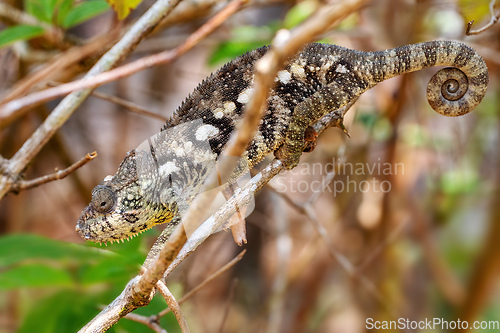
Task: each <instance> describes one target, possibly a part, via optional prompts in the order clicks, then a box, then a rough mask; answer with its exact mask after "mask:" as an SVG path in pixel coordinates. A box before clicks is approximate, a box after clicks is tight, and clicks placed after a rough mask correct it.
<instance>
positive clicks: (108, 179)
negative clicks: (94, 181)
mask: <svg viewBox="0 0 500 333" xmlns="http://www.w3.org/2000/svg"><path fill="white" fill-rule="evenodd" d="M111 179H113V176H111V175H107V176H106V177H104V181H105V182H109V181H110V180H111Z"/></svg>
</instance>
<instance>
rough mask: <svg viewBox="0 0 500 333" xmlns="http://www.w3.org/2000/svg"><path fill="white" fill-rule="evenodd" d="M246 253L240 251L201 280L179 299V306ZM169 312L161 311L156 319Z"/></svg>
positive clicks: (167, 309) (168, 309) (168, 310)
mask: <svg viewBox="0 0 500 333" xmlns="http://www.w3.org/2000/svg"><path fill="white" fill-rule="evenodd" d="M246 252H247V250H243V251H241V252H240V253H239V254H238V255H237V256H236V257H235V258H233V259H232V260H231V261H230V262H228V263H227V264H225V265H224V266H222V267H221V268H219V269H218V270H217V271H216V272H215V273H213V274H212V275H210V276H209V277H208V278H206V279H205V280H203V282H202V283H200V284H198V285H197V286H196V287H194V288H193V289H191V290H190V291H188V292H187V293H186V295H184V296H182V297H181V298H180V299H179V301H178V303H179V304H182V303H184V302H185V301H187V300H188V299H190V298H191V297H193V295H194V294H196V293H197V292H198V291H200V290H201V289H202V288H203V287H205V286H206V285H207V284H209V283H210V282H212V281H213V280H215V279H216V278H218V277H219V276H220V275H222V274H223V273H224V272H226V271H227V270H228V269H230V268H231V267H233V266H234V265H236V263H238V262H239V261H240V260H241V259H242V258H243V256H244V255H245V253H246ZM170 311H171V310H170V308H166V309H165V310H163V311H161V312H160V313H158V317H163V316H164V315H166V314H167V313H169V312H170Z"/></svg>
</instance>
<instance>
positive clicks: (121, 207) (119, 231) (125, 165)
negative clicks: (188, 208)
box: [76, 150, 172, 243]
mask: <svg viewBox="0 0 500 333" xmlns="http://www.w3.org/2000/svg"><path fill="white" fill-rule="evenodd" d="M135 158H136V154H135V151H134V150H132V151H130V152H129V153H128V154H127V156H126V157H125V159H124V160H123V162H122V163H121V164H120V166H119V168H118V171H117V172H116V174H115V175H114V176H108V177H106V178H105V179H104V181H103V182H101V183H100V184H99V185H97V186H96V187H95V188H94V190H93V191H92V200H91V202H90V204H89V205H88V206H87V207H86V208H85V209H84V210H83V212H82V214H81V215H80V218H79V219H78V223H77V225H76V231H77V232H78V233H79V234H80V236H81V237H83V238H84V239H86V240H91V241H94V242H99V243H102V242H104V243H106V242H108V241H109V242H111V243H112V242H114V241H118V240H123V239H128V238H130V237H133V236H136V235H137V234H139V233H141V232H143V231H145V230H147V229H149V228H151V227H153V226H155V225H157V224H161V223H165V222H169V221H170V220H171V219H172V213H171V212H170V210H169V209H168V207H167V206H166V205H163V204H161V203H160V202H158V201H155V200H150V199H148V197H149V196H147V195H144V193H145V191H144V186H143V184H141V183H142V182H143V180H142V179H140V178H139V177H138V176H137V165H136V160H135Z"/></svg>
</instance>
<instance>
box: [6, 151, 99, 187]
mask: <svg viewBox="0 0 500 333" xmlns="http://www.w3.org/2000/svg"><path fill="white" fill-rule="evenodd" d="M96 157H97V152H95V151H94V152H92V153H90V154H87V155H85V156H84V157H83V158H82V159H80V160H79V161H78V162H76V163H74V164H72V165H70V166H69V167H67V168H66V169H64V170H59V171H56V172H54V173H52V174H50V175H45V176H43V177H39V178H36V179H32V180H18V181H16V182H15V183H14V184H13V185H12V187H11V189H10V191H11V192H14V193H18V192H19V191H22V190H27V189H30V188H33V187H37V186H40V185H42V184H46V183H49V182H52V181H54V180H59V179H63V178H64V177H66V176H67V175H69V174H70V173H72V172H74V171H75V170H77V169H79V168H81V167H82V166H84V165H85V164H87V163H88V162H90V161H92V160H93V159H94V158H96Z"/></svg>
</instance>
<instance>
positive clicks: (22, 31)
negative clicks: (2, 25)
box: [0, 25, 45, 48]
mask: <svg viewBox="0 0 500 333" xmlns="http://www.w3.org/2000/svg"><path fill="white" fill-rule="evenodd" d="M44 32H45V30H43V28H41V27H38V26H34V25H17V26H15V27H9V28H7V29H4V30H2V31H0V48H1V47H5V46H7V45H10V44H12V43H14V42H17V41H19V40H27V39H31V38H34V37H38V36H41V35H43V34H44Z"/></svg>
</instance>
